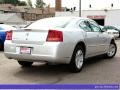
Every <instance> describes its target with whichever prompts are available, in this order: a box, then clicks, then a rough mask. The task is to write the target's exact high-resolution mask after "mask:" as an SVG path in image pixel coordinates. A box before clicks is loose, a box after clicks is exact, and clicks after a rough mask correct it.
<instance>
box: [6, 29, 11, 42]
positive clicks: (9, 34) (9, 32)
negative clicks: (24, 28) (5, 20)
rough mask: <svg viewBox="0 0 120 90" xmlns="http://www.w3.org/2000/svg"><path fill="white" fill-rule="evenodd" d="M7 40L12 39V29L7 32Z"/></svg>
mask: <svg viewBox="0 0 120 90" xmlns="http://www.w3.org/2000/svg"><path fill="white" fill-rule="evenodd" d="M6 40H12V31H7V32H6Z"/></svg>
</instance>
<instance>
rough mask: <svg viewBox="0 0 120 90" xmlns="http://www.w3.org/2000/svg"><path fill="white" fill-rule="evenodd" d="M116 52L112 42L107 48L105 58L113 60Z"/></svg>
mask: <svg viewBox="0 0 120 90" xmlns="http://www.w3.org/2000/svg"><path fill="white" fill-rule="evenodd" d="M116 52H117V46H116V44H115V43H114V42H112V43H111V44H110V46H109V50H108V52H107V53H106V57H107V58H113V57H114V56H115V54H116Z"/></svg>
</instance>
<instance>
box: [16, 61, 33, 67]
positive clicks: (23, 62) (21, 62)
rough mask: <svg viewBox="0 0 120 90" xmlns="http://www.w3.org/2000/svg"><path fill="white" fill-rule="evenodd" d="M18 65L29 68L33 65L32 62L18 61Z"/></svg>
mask: <svg viewBox="0 0 120 90" xmlns="http://www.w3.org/2000/svg"><path fill="white" fill-rule="evenodd" d="M18 63H19V64H20V65H21V66H23V67H30V66H32V64H33V62H28V61H18Z"/></svg>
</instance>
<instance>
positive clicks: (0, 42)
mask: <svg viewBox="0 0 120 90" xmlns="http://www.w3.org/2000/svg"><path fill="white" fill-rule="evenodd" d="M0 50H1V51H2V50H4V45H3V43H2V41H0Z"/></svg>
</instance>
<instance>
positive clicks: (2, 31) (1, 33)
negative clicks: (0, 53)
mask: <svg viewBox="0 0 120 90" xmlns="http://www.w3.org/2000/svg"><path fill="white" fill-rule="evenodd" d="M10 30H16V28H14V27H12V26H9V25H6V24H0V50H3V48H4V41H5V38H6V32H7V31H10Z"/></svg>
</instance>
